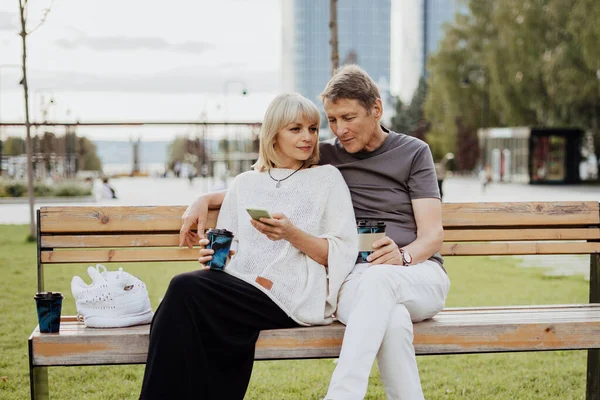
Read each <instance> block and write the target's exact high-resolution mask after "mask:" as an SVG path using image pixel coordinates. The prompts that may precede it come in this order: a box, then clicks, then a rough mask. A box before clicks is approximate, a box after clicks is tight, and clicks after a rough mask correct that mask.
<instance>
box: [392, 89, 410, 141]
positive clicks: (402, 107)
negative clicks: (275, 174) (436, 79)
mask: <svg viewBox="0 0 600 400" xmlns="http://www.w3.org/2000/svg"><path fill="white" fill-rule="evenodd" d="M395 111H396V114H395V115H394V116H393V117H392V129H393V130H394V131H396V132H401V133H406V134H408V133H409V132H410V131H411V129H412V121H411V120H410V118H409V116H408V106H407V105H406V104H404V103H403V102H402V100H401V99H400V98H399V97H398V98H396V106H395Z"/></svg>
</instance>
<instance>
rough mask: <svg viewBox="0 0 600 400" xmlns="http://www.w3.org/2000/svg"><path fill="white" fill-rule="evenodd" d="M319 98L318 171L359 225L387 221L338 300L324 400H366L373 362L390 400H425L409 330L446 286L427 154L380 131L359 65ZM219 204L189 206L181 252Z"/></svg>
mask: <svg viewBox="0 0 600 400" xmlns="http://www.w3.org/2000/svg"><path fill="white" fill-rule="evenodd" d="M321 97H322V100H323V105H324V107H325V112H326V114H327V118H328V120H329V126H330V128H331V131H332V132H333V133H334V134H335V136H336V138H335V139H332V140H329V141H325V142H323V143H320V151H321V161H320V163H321V164H332V165H334V166H336V167H337V168H338V169H339V170H340V172H341V173H342V175H343V177H344V179H345V181H346V183H347V184H348V187H349V189H350V194H351V196H352V203H353V206H354V212H355V214H356V218H357V219H359V220H371V221H384V222H385V223H386V235H387V236H386V237H384V238H383V239H380V240H378V241H376V242H375V243H373V248H374V252H373V253H372V254H371V255H370V256H369V257H368V259H367V260H364V259H362V258H360V257H359V259H358V260H357V264H356V265H355V267H354V269H353V271H352V273H351V274H350V275H349V276H348V278H347V279H346V281H345V282H344V284H343V286H342V289H341V291H340V296H339V303H338V304H339V305H338V310H337V312H336V316H337V318H338V319H339V320H340V321H342V322H343V323H345V324H346V325H347V327H346V333H345V335H344V343H343V346H342V351H341V354H340V358H339V360H338V364H337V367H336V369H335V371H334V374H333V377H332V380H331V384H330V386H329V390H328V393H327V396H326V398H327V399H333V400H354V399H357V400H358V399H363V398H364V396H365V393H366V391H367V387H368V378H369V373H370V370H371V367H372V365H373V361H374V359H375V358H377V361H378V365H379V369H380V372H381V377H382V380H383V383H384V386H385V390H386V394H387V397H388V399H394V400H413V399H423V393H422V389H421V382H420V378H419V372H418V368H417V363H416V357H415V353H414V347H413V344H412V341H413V325H412V323H413V321H421V320H423V319H426V318H431V317H432V316H434V315H435V314H437V313H438V312H439V311H440V310H441V309H442V308H443V306H444V302H445V299H446V296H447V294H448V290H449V287H450V281H449V279H448V276H447V275H446V272H445V270H444V269H443V267H442V263H443V260H442V258H441V256H440V255H439V254H438V251H439V250H440V248H441V246H442V241H443V228H442V217H441V214H442V213H441V202H440V196H439V190H438V186H437V178H436V174H435V168H434V163H433V158H432V156H431V152H430V150H429V147H428V146H427V144H425V143H424V142H422V141H420V140H418V139H416V138H412V137H409V136H406V135H403V134H398V133H395V132H392V131H389V130H387V129H385V128H384V127H382V126H381V125H380V124H379V120H380V119H381V116H382V115H383V105H382V101H381V98H380V95H379V91H378V89H377V86H376V84H375V82H374V81H373V79H371V77H369V75H368V74H367V73H366V72H365V71H363V70H362V69H360V68H359V67H358V66H355V65H349V66H345V67H343V68H341V69H340V70H339V71H337V72H336V74H335V75H334V76H333V77H332V78H331V80H330V81H329V83H328V84H327V86H326V88H325V91H324V92H323V93H322V95H321ZM223 197H224V193H223V192H221V193H214V194H210V195H206V196H202V197H200V198H198V200H196V201H195V202H194V203H193V204H191V205H190V206H189V207H188V209H187V210H186V212H185V214H184V215H183V217H182V228H181V232H180V244H181V245H188V246H189V245H191V244H193V243H197V240H198V235H197V234H195V233H194V232H191V230H190V227H191V226H192V224H193V223H195V222H198V227H199V229H200V230H201V229H203V228H204V226H205V222H206V216H207V213H208V209H210V208H218V207H219V205H220V204H221V202H222V200H223ZM200 261H201V262H203V259H202V258H200Z"/></svg>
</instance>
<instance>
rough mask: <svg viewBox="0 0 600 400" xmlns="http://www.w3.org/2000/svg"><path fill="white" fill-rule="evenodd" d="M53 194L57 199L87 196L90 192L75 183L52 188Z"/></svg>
mask: <svg viewBox="0 0 600 400" xmlns="http://www.w3.org/2000/svg"><path fill="white" fill-rule="evenodd" d="M53 194H54V196H58V197H73V196H89V195H91V194H92V190H91V189H90V188H88V187H84V186H80V185H78V184H76V183H63V184H61V185H59V186H57V187H55V188H54V193H53Z"/></svg>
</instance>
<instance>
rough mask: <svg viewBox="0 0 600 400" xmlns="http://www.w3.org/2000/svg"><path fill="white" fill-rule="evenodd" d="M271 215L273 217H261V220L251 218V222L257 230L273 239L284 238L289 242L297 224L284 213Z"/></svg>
mask: <svg viewBox="0 0 600 400" xmlns="http://www.w3.org/2000/svg"><path fill="white" fill-rule="evenodd" d="M271 216H272V217H273V218H261V219H260V222H259V221H256V220H254V219H251V220H250V223H251V224H252V226H253V227H254V228H256V230H257V231H259V232H260V233H262V234H264V235H266V236H267V237H268V238H269V239H271V240H273V241H276V240H282V239H283V240H287V241H288V242H289V241H290V238H291V236H292V235H293V234H294V232H295V230H296V229H297V228H296V226H295V225H294V224H292V223H291V222H290V220H289V219H287V217H286V216H285V215H283V214H282V213H273V214H271Z"/></svg>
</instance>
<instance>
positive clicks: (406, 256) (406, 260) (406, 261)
mask: <svg viewBox="0 0 600 400" xmlns="http://www.w3.org/2000/svg"><path fill="white" fill-rule="evenodd" d="M402 259H403V260H404V265H409V264H410V263H412V257H411V256H410V254H408V253H407V252H406V251H403V252H402Z"/></svg>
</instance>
